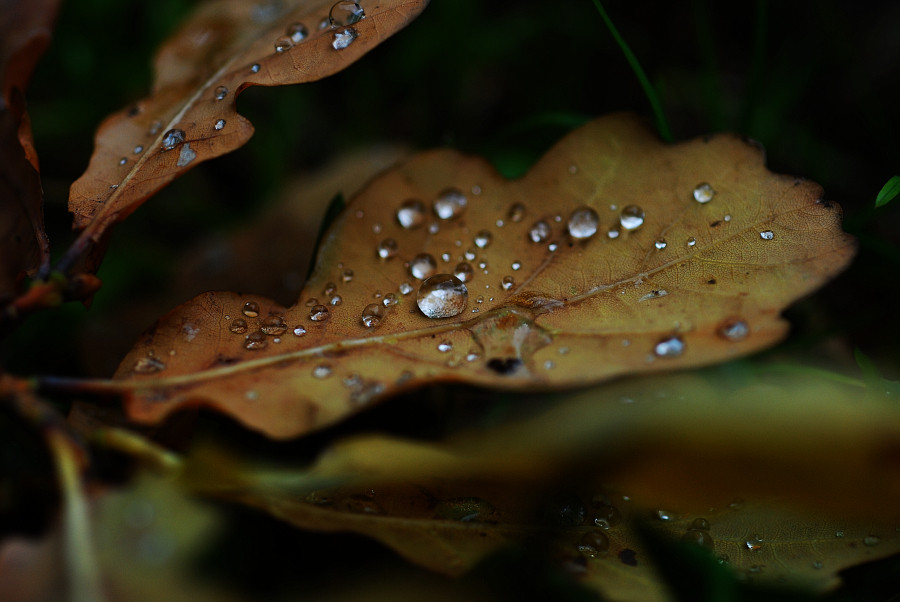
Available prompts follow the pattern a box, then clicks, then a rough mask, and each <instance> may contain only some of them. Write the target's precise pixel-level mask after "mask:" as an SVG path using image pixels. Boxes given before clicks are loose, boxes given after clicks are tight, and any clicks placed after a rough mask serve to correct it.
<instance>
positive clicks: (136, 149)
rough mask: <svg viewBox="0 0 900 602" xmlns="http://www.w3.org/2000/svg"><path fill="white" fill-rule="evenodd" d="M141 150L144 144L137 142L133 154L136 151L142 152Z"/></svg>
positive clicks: (136, 152)
mask: <svg viewBox="0 0 900 602" xmlns="http://www.w3.org/2000/svg"><path fill="white" fill-rule="evenodd" d="M142 152H144V146H143V145H142V144H138V145H137V146H135V147H134V154H135V155H136V154H138V153H142Z"/></svg>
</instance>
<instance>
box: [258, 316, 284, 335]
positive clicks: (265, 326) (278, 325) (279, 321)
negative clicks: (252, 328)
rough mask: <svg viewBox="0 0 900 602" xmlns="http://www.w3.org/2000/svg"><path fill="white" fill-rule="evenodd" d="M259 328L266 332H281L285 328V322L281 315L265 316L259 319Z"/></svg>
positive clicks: (274, 333)
mask: <svg viewBox="0 0 900 602" xmlns="http://www.w3.org/2000/svg"><path fill="white" fill-rule="evenodd" d="M259 329H260V330H262V331H263V332H264V333H266V334H271V335H276V334H283V333H284V331H286V330H287V324H285V323H284V318H283V317H281V316H267V317H266V318H264V319H262V320H260V321H259Z"/></svg>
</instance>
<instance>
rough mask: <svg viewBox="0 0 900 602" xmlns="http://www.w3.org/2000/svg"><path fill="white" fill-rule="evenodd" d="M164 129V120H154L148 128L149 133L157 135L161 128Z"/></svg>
mask: <svg viewBox="0 0 900 602" xmlns="http://www.w3.org/2000/svg"><path fill="white" fill-rule="evenodd" d="M161 129H162V121H154V122H153V123H151V124H150V129H149V130H147V133H148V134H149V135H151V136H155V135H157V134H158V133H159V130H161Z"/></svg>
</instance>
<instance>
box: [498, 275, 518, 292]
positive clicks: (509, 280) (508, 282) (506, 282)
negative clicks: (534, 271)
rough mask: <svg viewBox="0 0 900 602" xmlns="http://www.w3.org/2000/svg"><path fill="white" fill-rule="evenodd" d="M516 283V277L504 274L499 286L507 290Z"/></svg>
mask: <svg viewBox="0 0 900 602" xmlns="http://www.w3.org/2000/svg"><path fill="white" fill-rule="evenodd" d="M515 285H516V279H515V278H513V277H512V276H504V277H503V279H502V280H501V281H500V286H502V287H503V290H505V291H508V290H509V289H511V288H512V287H514V286H515Z"/></svg>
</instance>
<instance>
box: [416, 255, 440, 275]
mask: <svg viewBox="0 0 900 602" xmlns="http://www.w3.org/2000/svg"><path fill="white" fill-rule="evenodd" d="M436 270H437V262H436V261H435V260H434V257H432V256H431V255H429V254H428V253H419V254H418V255H416V256H415V257H413V260H412V261H410V262H409V273H410V274H412V276H413V278H418V279H419V280H425V279H426V278H428V277H429V276H431V275H432V274H434V272H435V271H436Z"/></svg>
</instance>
